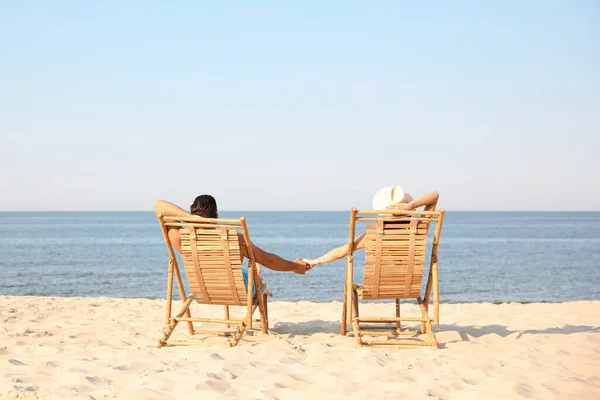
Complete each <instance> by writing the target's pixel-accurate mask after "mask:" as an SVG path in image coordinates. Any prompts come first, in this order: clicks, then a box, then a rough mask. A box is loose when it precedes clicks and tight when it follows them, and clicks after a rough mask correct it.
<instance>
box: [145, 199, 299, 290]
mask: <svg viewBox="0 0 600 400" xmlns="http://www.w3.org/2000/svg"><path fill="white" fill-rule="evenodd" d="M154 212H155V213H156V215H159V214H162V215H163V216H165V217H189V216H192V215H197V216H199V217H203V218H219V213H218V212H217V202H216V200H215V198H214V197H212V196H211V195H208V194H203V195H200V196H198V197H196V199H195V200H194V203H193V204H192V205H191V207H190V212H187V211H185V210H184V209H183V208H181V207H179V206H177V205H175V204H173V203H170V202H168V201H165V200H157V201H156V203H155V204H154ZM168 234H169V240H170V241H171V244H172V245H173V247H175V248H176V249H177V251H179V253H181V235H180V232H179V228H169V231H168ZM238 237H239V241H240V245H241V255H242V262H243V261H244V257H248V254H247V253H246V246H245V245H244V244H245V241H244V236H243V235H242V234H241V233H238ZM250 245H251V246H252V250H253V252H254V258H255V260H256V262H257V263H258V264H261V265H264V266H265V267H267V268H269V269H272V270H273V271H280V272H295V273H297V274H301V275H304V274H305V273H306V271H307V269H308V264H307V263H305V262H303V261H302V260H300V259H296V260H295V261H289V260H286V259H284V258H281V257H279V256H278V255H276V254H272V253H268V252H266V251H264V250H263V249H261V248H260V247H258V246H255V245H254V244H253V243H250ZM259 271H260V270H259ZM262 284H263V285H264V281H263V282H262Z"/></svg>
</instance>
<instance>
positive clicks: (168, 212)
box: [154, 200, 192, 253]
mask: <svg viewBox="0 0 600 400" xmlns="http://www.w3.org/2000/svg"><path fill="white" fill-rule="evenodd" d="M154 212H155V213H156V215H157V216H158V215H162V216H163V217H189V216H190V215H192V214H190V213H189V212H187V211H185V210H184V209H183V208H181V207H179V206H177V205H175V204H173V203H170V202H168V201H166V200H157V201H156V203H154ZM167 234H168V235H169V240H170V241H171V244H172V245H173V247H175V248H176V249H177V251H178V252H179V253H181V234H180V232H179V228H174V227H171V228H168V231H167Z"/></svg>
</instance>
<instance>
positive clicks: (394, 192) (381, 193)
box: [373, 185, 413, 210]
mask: <svg viewBox="0 0 600 400" xmlns="http://www.w3.org/2000/svg"><path fill="white" fill-rule="evenodd" d="M410 201H413V197H412V196H411V195H410V193H408V192H407V191H406V190H404V189H402V187H400V186H398V185H394V186H387V187H384V188H381V189H379V190H378V191H377V192H375V195H374V196H373V210H385V209H386V208H387V207H388V206H391V205H392V204H396V203H408V202H410Z"/></svg>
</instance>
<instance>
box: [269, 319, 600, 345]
mask: <svg viewBox="0 0 600 400" xmlns="http://www.w3.org/2000/svg"><path fill="white" fill-rule="evenodd" d="M341 326H342V325H341V323H340V322H337V321H336V322H333V321H324V320H313V321H304V322H298V323H290V322H277V323H276V324H275V326H274V327H273V328H272V329H271V331H272V332H274V333H277V334H282V335H290V337H294V336H296V335H307V336H310V335H313V334H317V333H336V334H339V333H340V330H341ZM434 331H435V333H436V334H441V335H443V334H444V333H449V332H456V333H458V335H459V336H460V339H457V340H448V341H445V340H443V339H442V340H441V341H440V342H441V343H440V345H439V348H440V349H443V348H445V344H446V343H455V342H470V341H471V339H470V338H469V336H470V337H471V338H480V337H482V336H485V335H489V334H495V335H498V336H500V337H507V336H510V335H515V334H516V335H515V338H514V339H515V340H517V339H520V338H521V336H523V335H544V334H559V335H568V334H571V333H600V326H590V325H565V326H563V327H552V328H546V329H543V330H537V329H527V330H510V329H508V328H507V327H506V326H503V325H485V326H473V325H466V326H463V325H456V324H440V325H438V326H435V327H434Z"/></svg>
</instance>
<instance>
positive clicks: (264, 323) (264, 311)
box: [258, 293, 269, 335]
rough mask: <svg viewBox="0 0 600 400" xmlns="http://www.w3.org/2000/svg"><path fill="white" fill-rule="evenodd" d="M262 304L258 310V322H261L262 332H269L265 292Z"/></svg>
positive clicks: (266, 333)
mask: <svg viewBox="0 0 600 400" xmlns="http://www.w3.org/2000/svg"><path fill="white" fill-rule="evenodd" d="M262 298H263V304H262V309H260V310H258V311H259V312H260V323H261V331H262V333H263V334H265V335H268V334H269V310H268V305H267V304H268V303H267V294H266V293H263V295H262Z"/></svg>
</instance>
